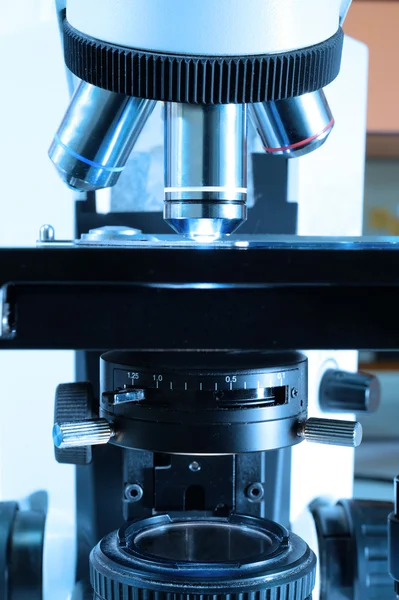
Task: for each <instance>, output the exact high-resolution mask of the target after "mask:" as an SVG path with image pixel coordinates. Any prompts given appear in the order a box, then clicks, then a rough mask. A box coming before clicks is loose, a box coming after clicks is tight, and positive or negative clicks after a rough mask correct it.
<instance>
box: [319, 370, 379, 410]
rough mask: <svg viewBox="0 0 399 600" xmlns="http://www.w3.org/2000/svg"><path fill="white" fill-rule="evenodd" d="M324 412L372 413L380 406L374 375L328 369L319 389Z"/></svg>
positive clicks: (377, 382) (377, 385)
mask: <svg viewBox="0 0 399 600" xmlns="http://www.w3.org/2000/svg"><path fill="white" fill-rule="evenodd" d="M319 403H320V408H321V409H322V410H323V411H324V412H343V411H346V412H352V413H360V412H363V413H364V412H368V413H371V412H374V411H376V410H377V408H378V406H379V404H380V384H379V381H378V379H377V377H375V376H374V375H369V374H368V373H348V372H347V371H339V370H337V369H328V370H327V371H326V372H325V373H324V375H323V378H322V380H321V384H320V389H319Z"/></svg>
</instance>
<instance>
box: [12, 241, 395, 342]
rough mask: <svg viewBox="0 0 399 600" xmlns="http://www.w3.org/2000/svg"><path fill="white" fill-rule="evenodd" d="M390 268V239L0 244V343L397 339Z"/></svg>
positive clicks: (392, 270)
mask: <svg viewBox="0 0 399 600" xmlns="http://www.w3.org/2000/svg"><path fill="white" fill-rule="evenodd" d="M398 274H399V251H398V250H397V249H396V247H395V248H393V249H389V248H385V249H377V250H373V249H370V250H364V249H356V248H349V249H348V248H346V247H344V248H331V247H330V248H327V249H312V250H307V249H301V248H299V249H298V248H295V247H282V248H273V249H268V248H252V249H242V248H235V249H229V250H227V249H213V250H209V249H204V250H202V251H199V250H197V249H184V250H183V249H145V250H144V249H143V250H142V249H133V248H126V249H120V248H104V249H100V248H51V247H49V248H44V249H5V248H3V249H0V285H7V301H8V302H9V303H10V305H11V311H12V317H13V321H14V322H15V328H16V336H15V338H14V339H12V340H4V339H3V340H2V341H1V342H0V349H1V348H2V349H6V348H10V349H11V348H21V349H29V348H32V349H45V348H51V349H66V348H70V349H81V350H100V349H104V348H107V349H109V348H118V349H120V350H124V349H143V350H145V349H166V348H167V349H219V350H222V349H253V350H260V349H262V350H264V349H287V348H288V349H295V348H302V349H321V348H325V349H327V348H332V349H333V348H340V349H353V348H357V349H366V348H367V349H381V350H383V349H397V347H398V333H397V331H396V326H395V325H396V323H397V307H398V305H399V275H398ZM202 282H207V285H206V286H205V289H204V286H203V285H198V284H201V283H202ZM55 332H57V334H56V335H55Z"/></svg>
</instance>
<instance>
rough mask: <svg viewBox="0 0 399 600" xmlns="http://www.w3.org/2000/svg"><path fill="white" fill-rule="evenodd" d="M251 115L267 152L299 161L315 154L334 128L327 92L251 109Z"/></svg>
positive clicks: (268, 103)
mask: <svg viewBox="0 0 399 600" xmlns="http://www.w3.org/2000/svg"><path fill="white" fill-rule="evenodd" d="M249 114H250V118H251V119H252V121H253V123H254V125H255V127H256V129H257V131H258V133H259V135H260V138H261V140H262V144H263V146H264V148H265V151H266V152H267V153H268V154H271V155H275V156H277V155H282V156H286V157H287V158H297V157H299V156H303V155H304V154H308V153H309V152H313V150H316V149H317V148H319V147H320V146H321V145H322V144H324V142H325V141H326V139H327V138H328V136H329V134H330V133H331V130H332V128H333V126H334V117H333V115H332V113H331V110H330V107H329V104H328V102H327V98H326V96H325V94H324V92H323V90H319V91H317V92H312V93H310V94H304V95H303V96H297V97H295V98H289V99H288V100H279V101H278V102H262V103H256V104H252V105H250V106H249Z"/></svg>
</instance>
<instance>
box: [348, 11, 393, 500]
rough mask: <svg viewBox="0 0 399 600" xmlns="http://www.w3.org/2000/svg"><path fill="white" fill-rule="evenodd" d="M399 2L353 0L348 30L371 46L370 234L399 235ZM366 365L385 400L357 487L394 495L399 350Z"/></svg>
mask: <svg viewBox="0 0 399 600" xmlns="http://www.w3.org/2000/svg"><path fill="white" fill-rule="evenodd" d="M398 26H399V2H398V1H397V0H390V1H388V0H354V2H353V5H352V7H351V9H350V11H349V15H348V17H347V21H346V23H345V27H344V29H345V32H346V33H347V34H348V35H350V36H352V37H354V38H357V39H359V40H361V41H363V42H365V43H366V44H367V46H368V47H369V60H370V63H369V65H370V66H369V98H368V118H367V163H366V179H365V197H364V229H363V232H364V234H365V235H399V46H398ZM360 362H361V365H360V367H361V369H362V370H364V371H371V372H373V373H375V374H376V375H377V376H378V377H379V379H380V382H381V386H382V403H381V406H380V408H379V410H378V411H377V413H375V414H374V415H371V416H368V417H363V418H361V419H360V420H361V421H362V424H363V427H364V431H365V438H364V440H365V441H364V443H363V444H362V446H361V447H360V448H359V449H358V451H357V456H356V476H357V483H356V489H355V493H356V495H357V496H359V497H361V496H363V497H367V496H368V497H375V498H380V499H382V498H383V497H385V498H387V499H391V497H392V491H391V481H392V477H394V475H396V474H397V472H398V465H399V435H398V433H399V432H398V427H399V398H398V396H399V354H394V353H389V354H388V353H374V352H369V353H361V355H360Z"/></svg>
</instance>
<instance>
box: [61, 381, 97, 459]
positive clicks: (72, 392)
mask: <svg viewBox="0 0 399 600" xmlns="http://www.w3.org/2000/svg"><path fill="white" fill-rule="evenodd" d="M94 416H95V415H94V390H93V386H92V384H91V383H90V382H88V381H83V382H82V381H79V382H74V383H61V384H60V385H59V386H58V387H57V390H56V392H55V406H54V423H55V424H57V423H58V424H59V423H79V422H81V421H86V420H88V419H92V418H93V417H94ZM54 451H55V458H56V460H57V462H59V463H66V464H69V465H87V464H89V463H90V462H91V459H92V451H91V447H90V446H85V447H83V446H81V447H77V446H74V447H66V446H57V445H56V444H55V447H54Z"/></svg>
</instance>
